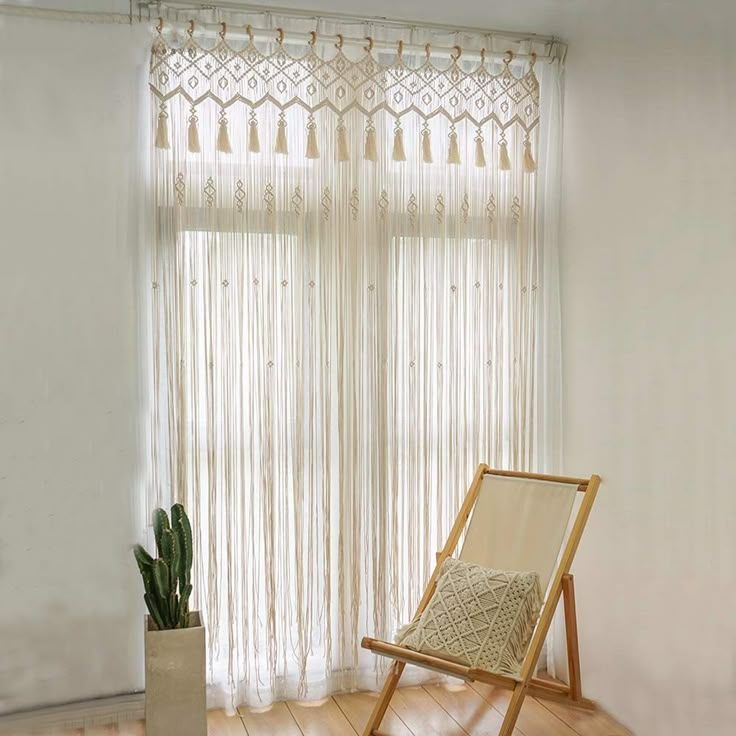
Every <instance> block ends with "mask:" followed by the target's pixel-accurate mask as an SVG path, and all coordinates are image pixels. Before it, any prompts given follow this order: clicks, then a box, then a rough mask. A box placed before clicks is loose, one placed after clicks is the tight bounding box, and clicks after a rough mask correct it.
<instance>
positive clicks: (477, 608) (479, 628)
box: [398, 559, 542, 676]
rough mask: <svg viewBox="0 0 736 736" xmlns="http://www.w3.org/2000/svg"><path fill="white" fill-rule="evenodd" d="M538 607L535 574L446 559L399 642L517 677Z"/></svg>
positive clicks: (538, 591) (472, 665)
mask: <svg viewBox="0 0 736 736" xmlns="http://www.w3.org/2000/svg"><path fill="white" fill-rule="evenodd" d="M541 607H542V594H541V590H540V585H539V575H538V574H537V573H535V572H503V571H500V570H489V569H488V568H485V567H481V566H479V565H471V564H468V563H465V562H462V561H460V560H455V559H448V560H445V563H444V564H443V566H442V570H441V573H440V577H439V579H438V581H437V589H436V591H435V593H434V595H433V596H432V599H431V600H430V602H429V605H428V606H427V608H426V609H425V610H424V612H423V613H422V615H421V617H420V618H419V620H418V621H416V622H414V623H412V624H410V625H409V626H408V627H406V629H405V630H404V632H402V634H400V636H399V640H398V643H399V644H402V645H403V646H405V647H408V648H409V649H414V650H416V651H420V652H425V653H426V654H433V655H436V656H441V657H444V658H451V659H453V660H456V661H459V662H462V663H463V664H467V665H469V666H471V667H479V668H481V669H484V670H486V671H488V672H497V673H499V674H507V675H511V676H516V675H518V673H519V670H520V669H521V664H522V661H523V659H524V655H525V654H526V650H527V647H528V646H529V640H530V639H531V635H532V632H533V630H534V626H535V624H536V621H537V616H538V615H539V611H540V609H541Z"/></svg>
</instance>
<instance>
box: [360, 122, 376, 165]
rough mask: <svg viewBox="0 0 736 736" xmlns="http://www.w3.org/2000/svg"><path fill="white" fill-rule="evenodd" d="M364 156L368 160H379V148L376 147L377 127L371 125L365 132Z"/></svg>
mask: <svg viewBox="0 0 736 736" xmlns="http://www.w3.org/2000/svg"><path fill="white" fill-rule="evenodd" d="M363 158H364V159H365V160H366V161H378V149H377V148H376V129H375V128H374V127H373V126H372V125H371V126H369V127H368V129H367V130H366V132H365V150H364V151H363Z"/></svg>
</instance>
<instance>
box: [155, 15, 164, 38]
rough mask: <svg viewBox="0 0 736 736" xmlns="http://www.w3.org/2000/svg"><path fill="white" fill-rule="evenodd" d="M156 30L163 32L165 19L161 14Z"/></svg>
mask: <svg viewBox="0 0 736 736" xmlns="http://www.w3.org/2000/svg"><path fill="white" fill-rule="evenodd" d="M156 30H157V31H158V32H159V34H160V33H161V31H163V30H164V19H163V18H162V17H161V16H160V15H159V17H158V25H157V26H156Z"/></svg>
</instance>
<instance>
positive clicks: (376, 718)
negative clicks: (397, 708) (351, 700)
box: [363, 662, 406, 736]
mask: <svg viewBox="0 0 736 736" xmlns="http://www.w3.org/2000/svg"><path fill="white" fill-rule="evenodd" d="M404 667H406V663H405V662H394V663H393V666H392V667H391V671H390V672H389V673H388V677H386V682H384V683H383V689H382V690H381V694H380V695H379V696H378V700H377V701H376V704H375V705H374V706H373V712H372V713H371V717H370V718H369V719H368V723H366V726H365V729H364V730H363V736H373V734H374V732H375V731H376V729H378V727H379V726H380V725H381V721H382V720H383V717H384V716H385V715H386V711H387V710H388V704H389V703H390V702H391V698H392V697H393V694H394V692H395V691H396V686H397V685H398V684H399V680H400V679H401V675H402V674H403V672H404Z"/></svg>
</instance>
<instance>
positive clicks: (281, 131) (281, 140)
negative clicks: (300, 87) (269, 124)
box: [273, 112, 289, 156]
mask: <svg viewBox="0 0 736 736" xmlns="http://www.w3.org/2000/svg"><path fill="white" fill-rule="evenodd" d="M273 150H274V153H280V154H281V155H282V156H286V155H288V153H289V144H288V142H287V140H286V115H284V113H283V112H280V113H279V122H278V127H277V129H276V145H275V147H274V149H273Z"/></svg>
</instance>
